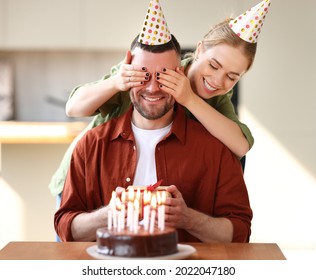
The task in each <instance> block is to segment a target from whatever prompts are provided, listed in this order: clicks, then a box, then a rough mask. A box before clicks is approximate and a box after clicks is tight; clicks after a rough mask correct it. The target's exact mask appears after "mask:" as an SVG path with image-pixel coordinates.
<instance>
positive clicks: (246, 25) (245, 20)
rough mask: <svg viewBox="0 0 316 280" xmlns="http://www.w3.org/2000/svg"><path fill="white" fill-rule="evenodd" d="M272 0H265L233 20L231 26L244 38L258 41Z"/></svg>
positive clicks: (248, 40)
mask: <svg viewBox="0 0 316 280" xmlns="http://www.w3.org/2000/svg"><path fill="white" fill-rule="evenodd" d="M270 2H271V1H270V0H264V1H262V2H260V3H259V4H257V5H256V6H254V7H252V8H251V9H249V10H248V11H246V12H245V13H243V14H241V15H240V16H238V17H236V18H235V19H233V20H231V21H230V23H229V26H230V28H231V29H232V30H233V31H234V32H235V33H236V34H237V35H238V36H239V37H240V38H241V39H243V40H245V41H247V42H249V43H257V41H258V36H259V33H260V32H261V28H262V25H263V22H264V20H265V18H266V15H267V13H268V8H269V6H270V4H271V3H270Z"/></svg>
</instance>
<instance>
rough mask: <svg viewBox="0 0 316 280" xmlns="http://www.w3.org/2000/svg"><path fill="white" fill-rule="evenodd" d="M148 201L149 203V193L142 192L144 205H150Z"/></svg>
mask: <svg viewBox="0 0 316 280" xmlns="http://www.w3.org/2000/svg"><path fill="white" fill-rule="evenodd" d="M150 201H151V191H147V190H145V191H144V204H145V205H148V204H150Z"/></svg>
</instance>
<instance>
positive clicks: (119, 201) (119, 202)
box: [115, 197, 122, 210]
mask: <svg viewBox="0 0 316 280" xmlns="http://www.w3.org/2000/svg"><path fill="white" fill-rule="evenodd" d="M115 205H116V209H117V210H121V209H122V203H121V200H120V199H119V198H118V197H117V198H116V201H115Z"/></svg>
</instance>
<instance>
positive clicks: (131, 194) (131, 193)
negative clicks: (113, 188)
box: [128, 189, 135, 201]
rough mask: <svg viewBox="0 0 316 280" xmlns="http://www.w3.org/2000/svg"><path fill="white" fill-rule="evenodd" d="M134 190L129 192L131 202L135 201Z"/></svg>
mask: <svg viewBox="0 0 316 280" xmlns="http://www.w3.org/2000/svg"><path fill="white" fill-rule="evenodd" d="M134 196H135V195H134V190H133V189H129V190H128V200H129V201H133V200H134Z"/></svg>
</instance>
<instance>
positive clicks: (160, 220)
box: [156, 191, 163, 230]
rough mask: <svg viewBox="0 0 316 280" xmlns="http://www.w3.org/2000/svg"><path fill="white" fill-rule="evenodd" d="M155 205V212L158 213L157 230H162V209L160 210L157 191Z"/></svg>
mask: <svg viewBox="0 0 316 280" xmlns="http://www.w3.org/2000/svg"><path fill="white" fill-rule="evenodd" d="M156 195H157V204H158V209H157V212H158V228H159V229H160V230H161V228H162V218H163V217H162V212H161V210H162V208H161V194H160V192H159V191H157V194H156Z"/></svg>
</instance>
